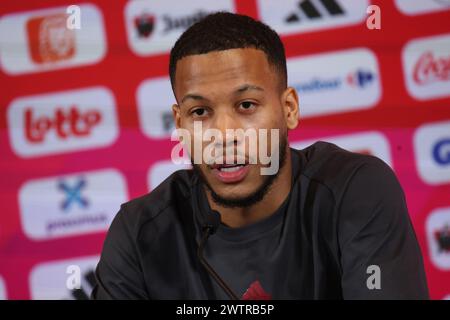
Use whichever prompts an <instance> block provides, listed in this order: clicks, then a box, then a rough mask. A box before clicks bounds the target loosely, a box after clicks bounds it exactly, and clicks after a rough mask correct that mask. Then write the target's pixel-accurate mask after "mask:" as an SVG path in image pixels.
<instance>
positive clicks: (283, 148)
mask: <svg viewBox="0 0 450 320" xmlns="http://www.w3.org/2000/svg"><path fill="white" fill-rule="evenodd" d="M286 156H287V136H283V138H282V139H281V141H280V160H279V169H278V171H277V173H276V174H272V175H267V176H265V178H264V181H263V183H262V185H261V186H260V187H259V188H258V189H257V190H256V191H255V192H253V193H252V194H250V195H248V196H246V197H243V198H224V197H222V196H220V195H219V194H217V193H216V192H215V191H214V190H213V189H212V187H211V186H210V185H209V183H208V181H207V180H206V178H205V176H204V174H203V172H202V171H201V169H200V167H199V165H198V164H194V163H193V162H192V159H191V162H192V167H193V169H194V171H195V172H197V174H198V176H199V177H200V179H201V181H202V182H203V184H204V185H205V186H206V187H207V188H208V190H209V191H210V192H211V196H212V198H213V200H214V202H215V203H217V204H218V205H220V206H222V207H226V208H245V207H250V206H252V205H254V204H256V203H258V202H260V201H261V200H262V199H264V196H265V195H266V194H267V192H269V190H270V187H271V186H272V184H273V183H274V182H275V180H276V178H277V177H278V175H279V174H280V171H281V169H282V168H283V167H284V165H285V163H286Z"/></svg>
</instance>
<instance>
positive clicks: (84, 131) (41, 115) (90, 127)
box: [8, 87, 119, 158]
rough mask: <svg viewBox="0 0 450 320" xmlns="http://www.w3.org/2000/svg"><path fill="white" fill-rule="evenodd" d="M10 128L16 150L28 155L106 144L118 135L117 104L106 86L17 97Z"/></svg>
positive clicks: (11, 111)
mask: <svg viewBox="0 0 450 320" xmlns="http://www.w3.org/2000/svg"><path fill="white" fill-rule="evenodd" d="M8 129H9V137H10V141H11V146H12V148H13V150H14V151H15V152H16V153H17V154H18V155H19V156H21V157H27V158H28V157H36V156H44V155H52V154H59V153H64V152H74V151H81V150H86V149H92V148H98V147H105V146H109V145H110V144H112V143H113V142H114V141H115V140H116V139H117V137H118V135H119V127H118V121H117V115H116V103H115V100H114V97H113V95H112V92H111V91H110V90H108V89H107V88H104V87H93V88H87V89H80V90H71V91H62V92H57V93H50V94H42V95H36V96H29V97H22V98H17V99H16V100H14V101H12V102H11V104H10V105H9V107H8Z"/></svg>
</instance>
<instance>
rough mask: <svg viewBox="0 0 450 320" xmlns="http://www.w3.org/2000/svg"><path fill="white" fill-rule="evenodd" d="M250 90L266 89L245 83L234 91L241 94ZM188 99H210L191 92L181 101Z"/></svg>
mask: <svg viewBox="0 0 450 320" xmlns="http://www.w3.org/2000/svg"><path fill="white" fill-rule="evenodd" d="M249 90H257V91H264V89H263V88H261V87H258V86H255V85H251V84H244V85H242V86H240V87H239V88H237V89H236V90H235V92H234V93H235V94H241V93H244V92H246V91H249ZM188 99H193V100H197V101H209V100H208V99H207V98H205V97H203V96H201V95H199V94H196V93H189V94H187V95H185V96H184V97H183V99H181V103H183V102H185V101H186V100H188Z"/></svg>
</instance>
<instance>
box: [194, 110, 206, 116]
mask: <svg viewBox="0 0 450 320" xmlns="http://www.w3.org/2000/svg"><path fill="white" fill-rule="evenodd" d="M191 114H192V115H193V116H195V117H202V116H204V115H206V109H205V108H198V109H195V110H193V111H192V112H191Z"/></svg>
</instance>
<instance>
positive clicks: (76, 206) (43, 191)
mask: <svg viewBox="0 0 450 320" xmlns="http://www.w3.org/2000/svg"><path fill="white" fill-rule="evenodd" d="M127 200H128V191H127V186H126V181H125V178H124V177H123V175H122V174H121V173H120V172H118V171H117V170H114V169H106V170H99V171H88V172H80V173H77V174H70V175H65V176H57V177H49V178H43V179H37V180H31V181H28V182H26V183H25V184H24V185H23V186H22V187H21V188H20V190H19V206H20V216H21V221H22V227H23V231H24V233H25V234H26V235H27V237H29V238H31V239H33V240H47V239H54V238H61V237H67V236H75V235H82V234H89V233H93V232H101V231H106V230H107V229H108V228H109V225H110V224H111V222H112V220H113V218H114V217H115V215H116V213H117V212H118V211H119V208H120V205H121V204H122V203H124V202H126V201H127Z"/></svg>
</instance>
